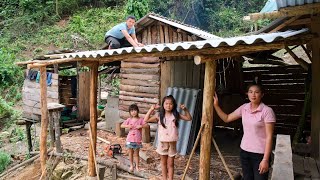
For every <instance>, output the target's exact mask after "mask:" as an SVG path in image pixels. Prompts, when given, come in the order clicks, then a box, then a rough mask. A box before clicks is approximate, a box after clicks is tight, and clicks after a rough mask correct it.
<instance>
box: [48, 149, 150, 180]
mask: <svg viewBox="0 0 320 180" xmlns="http://www.w3.org/2000/svg"><path fill="white" fill-rule="evenodd" d="M50 154H53V155H54V156H61V157H64V154H62V153H56V152H52V153H50ZM68 157H73V158H76V159H82V160H86V161H88V157H87V156H80V155H76V154H73V155H69V154H68ZM97 163H99V164H102V165H105V166H108V167H112V166H113V164H114V161H111V160H105V159H99V158H97ZM117 168H118V169H121V170H123V171H126V172H129V173H130V174H133V175H135V176H139V177H142V178H148V175H146V174H145V173H142V172H136V171H133V172H131V171H130V170H129V167H127V166H124V165H122V164H117Z"/></svg>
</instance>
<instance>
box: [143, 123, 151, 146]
mask: <svg viewBox="0 0 320 180" xmlns="http://www.w3.org/2000/svg"><path fill="white" fill-rule="evenodd" d="M142 142H143V143H149V142H150V125H149V124H148V126H146V127H145V128H142Z"/></svg>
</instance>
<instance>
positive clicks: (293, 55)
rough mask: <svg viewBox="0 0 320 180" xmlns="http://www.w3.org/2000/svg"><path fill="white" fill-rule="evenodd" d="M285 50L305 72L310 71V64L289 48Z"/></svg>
mask: <svg viewBox="0 0 320 180" xmlns="http://www.w3.org/2000/svg"><path fill="white" fill-rule="evenodd" d="M285 49H286V51H287V52H288V53H289V54H290V55H291V57H292V58H293V59H294V60H295V61H296V62H297V63H298V64H299V65H300V66H301V67H302V68H303V69H304V70H306V71H308V68H309V64H308V63H307V62H306V61H304V60H303V59H301V58H299V57H298V56H297V55H296V54H295V53H294V52H293V51H292V50H291V49H290V48H289V47H288V46H286V47H285Z"/></svg>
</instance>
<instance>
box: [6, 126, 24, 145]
mask: <svg viewBox="0 0 320 180" xmlns="http://www.w3.org/2000/svg"><path fill="white" fill-rule="evenodd" d="M24 139H25V132H24V130H23V129H22V128H20V127H16V128H14V129H12V131H11V134H10V137H9V140H10V142H12V143H16V142H18V141H22V140H24Z"/></svg>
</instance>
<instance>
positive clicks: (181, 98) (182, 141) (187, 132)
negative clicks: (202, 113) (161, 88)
mask: <svg viewBox="0 0 320 180" xmlns="http://www.w3.org/2000/svg"><path fill="white" fill-rule="evenodd" d="M199 92H201V91H200V90H198V89H189V88H178V87H169V88H168V89H167V93H166V95H172V96H173V97H174V98H175V100H176V102H177V104H178V106H179V105H180V104H184V105H185V106H186V107H187V108H188V110H189V112H190V114H191V116H192V121H183V120H180V121H179V140H178V142H177V152H178V153H179V154H180V155H186V154H187V150H188V149H187V148H188V146H192V145H193V142H194V139H192V137H193V136H192V135H193V134H194V133H195V132H192V125H193V124H195V123H196V122H197V121H200V120H199V119H198V117H196V116H195V115H196V114H199V112H197V111H199V108H198V106H201V104H197V103H199V102H201V101H199V100H198V99H199V98H200V97H201V96H200V94H199ZM178 111H179V113H183V112H182V110H181V109H180V108H178ZM193 129H194V130H193V131H195V128H193ZM157 144H158V138H157V136H156V138H155V141H154V145H155V146H157Z"/></svg>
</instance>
